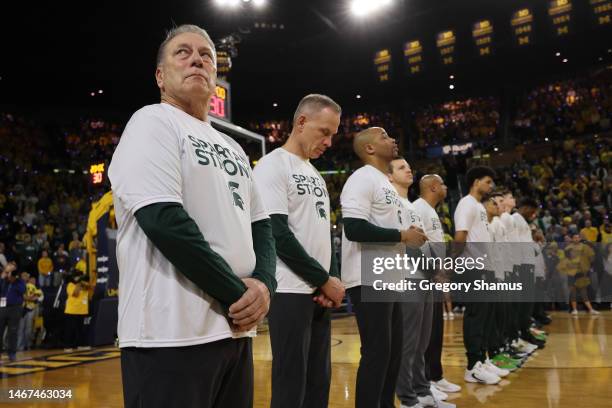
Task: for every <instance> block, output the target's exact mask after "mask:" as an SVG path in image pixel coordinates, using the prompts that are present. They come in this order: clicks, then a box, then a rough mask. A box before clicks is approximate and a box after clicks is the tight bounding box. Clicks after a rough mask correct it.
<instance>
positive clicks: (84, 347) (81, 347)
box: [77, 346, 91, 351]
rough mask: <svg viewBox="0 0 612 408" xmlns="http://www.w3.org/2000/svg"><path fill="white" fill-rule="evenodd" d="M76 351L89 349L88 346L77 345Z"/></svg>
mask: <svg viewBox="0 0 612 408" xmlns="http://www.w3.org/2000/svg"><path fill="white" fill-rule="evenodd" d="M77 350H78V351H85V350H91V347H90V346H79V347H77Z"/></svg>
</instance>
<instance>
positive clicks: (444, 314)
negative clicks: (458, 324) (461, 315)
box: [442, 312, 448, 320]
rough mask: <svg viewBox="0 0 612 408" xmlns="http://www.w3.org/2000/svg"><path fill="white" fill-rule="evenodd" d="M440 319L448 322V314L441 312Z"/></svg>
mask: <svg viewBox="0 0 612 408" xmlns="http://www.w3.org/2000/svg"><path fill="white" fill-rule="evenodd" d="M442 319H443V320H448V313H446V312H443V313H442Z"/></svg>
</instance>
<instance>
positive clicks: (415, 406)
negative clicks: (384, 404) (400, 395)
mask: <svg viewBox="0 0 612 408" xmlns="http://www.w3.org/2000/svg"><path fill="white" fill-rule="evenodd" d="M400 408H423V406H422V405H421V404H419V403H418V402H417V403H416V404H414V405H410V406H408V405H404V404H400Z"/></svg>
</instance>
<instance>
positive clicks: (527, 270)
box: [519, 264, 535, 337]
mask: <svg viewBox="0 0 612 408" xmlns="http://www.w3.org/2000/svg"><path fill="white" fill-rule="evenodd" d="M533 269H534V267H533V265H527V264H523V265H521V269H520V271H519V279H520V281H521V282H522V283H523V288H524V289H523V290H524V292H525V298H524V299H522V301H521V302H520V304H519V329H520V331H521V336H522V337H525V336H527V335H529V334H530V332H529V328H530V327H531V315H532V314H533V300H534V298H533V289H534V285H535V277H534V274H533Z"/></svg>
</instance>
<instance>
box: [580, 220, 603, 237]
mask: <svg viewBox="0 0 612 408" xmlns="http://www.w3.org/2000/svg"><path fill="white" fill-rule="evenodd" d="M580 235H582V238H584V239H586V240H587V241H590V242H597V236H598V235H599V231H597V228H595V227H594V226H593V223H592V222H591V220H585V221H584V228H583V229H581V230H580Z"/></svg>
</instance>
